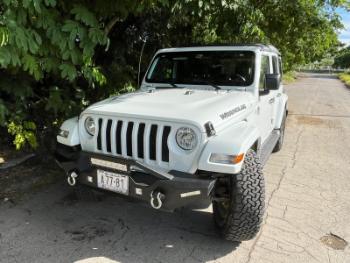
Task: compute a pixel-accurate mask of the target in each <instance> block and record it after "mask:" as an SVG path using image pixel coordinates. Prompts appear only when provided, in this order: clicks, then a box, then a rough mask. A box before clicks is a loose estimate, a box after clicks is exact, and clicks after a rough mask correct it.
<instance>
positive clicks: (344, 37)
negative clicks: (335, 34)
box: [338, 9, 350, 45]
mask: <svg viewBox="0 0 350 263" xmlns="http://www.w3.org/2000/svg"><path fill="white" fill-rule="evenodd" d="M338 13H339V14H340V16H341V17H342V20H343V24H344V27H345V29H343V30H342V31H341V32H340V34H339V40H340V41H341V42H343V43H345V44H347V45H350V12H349V11H346V10H344V9H339V10H338Z"/></svg>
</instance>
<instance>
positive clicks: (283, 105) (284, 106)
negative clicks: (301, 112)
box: [275, 93, 288, 129]
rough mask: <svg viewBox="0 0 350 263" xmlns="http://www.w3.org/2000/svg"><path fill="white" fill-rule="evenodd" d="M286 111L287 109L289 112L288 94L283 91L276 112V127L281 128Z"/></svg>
mask: <svg viewBox="0 0 350 263" xmlns="http://www.w3.org/2000/svg"><path fill="white" fill-rule="evenodd" d="M285 111H286V114H288V96H287V94H285V93H282V95H281V99H280V102H279V105H278V107H277V112H276V122H275V129H279V128H281V124H282V120H283V116H284V112H285Z"/></svg>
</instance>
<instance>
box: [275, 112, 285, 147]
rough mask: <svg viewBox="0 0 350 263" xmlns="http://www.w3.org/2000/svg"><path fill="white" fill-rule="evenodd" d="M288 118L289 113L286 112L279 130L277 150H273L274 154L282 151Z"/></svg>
mask: <svg viewBox="0 0 350 263" xmlns="http://www.w3.org/2000/svg"><path fill="white" fill-rule="evenodd" d="M286 117H287V113H286V111H284V114H283V119H282V123H281V127H280V129H279V131H280V137H279V138H278V141H277V143H276V145H275V148H273V151H272V152H274V153H276V152H279V151H280V150H281V149H282V146H283V142H284V133H285V128H286Z"/></svg>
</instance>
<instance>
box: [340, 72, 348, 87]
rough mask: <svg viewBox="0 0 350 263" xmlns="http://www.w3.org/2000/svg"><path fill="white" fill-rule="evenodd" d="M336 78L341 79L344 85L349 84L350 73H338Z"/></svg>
mask: <svg viewBox="0 0 350 263" xmlns="http://www.w3.org/2000/svg"><path fill="white" fill-rule="evenodd" d="M338 78H339V79H340V80H341V81H343V82H344V83H345V84H346V85H348V86H350V74H349V73H340V74H338Z"/></svg>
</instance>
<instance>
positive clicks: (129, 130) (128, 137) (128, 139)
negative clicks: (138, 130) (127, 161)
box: [126, 122, 134, 156]
mask: <svg viewBox="0 0 350 263" xmlns="http://www.w3.org/2000/svg"><path fill="white" fill-rule="evenodd" d="M133 129H134V123H133V122H129V123H128V128H127V130H126V154H127V155H128V156H132V130H133Z"/></svg>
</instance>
